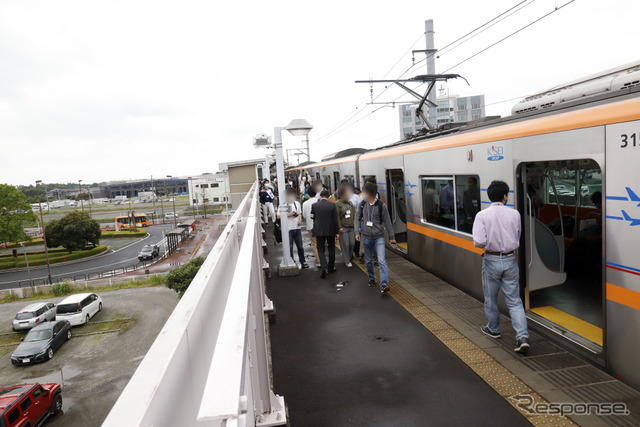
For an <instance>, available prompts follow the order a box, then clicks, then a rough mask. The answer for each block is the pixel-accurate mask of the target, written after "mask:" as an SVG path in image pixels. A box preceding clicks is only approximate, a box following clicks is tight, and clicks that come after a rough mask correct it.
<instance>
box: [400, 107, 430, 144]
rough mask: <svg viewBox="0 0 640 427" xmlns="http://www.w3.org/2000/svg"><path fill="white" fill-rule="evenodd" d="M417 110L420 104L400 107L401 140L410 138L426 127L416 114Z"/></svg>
mask: <svg viewBox="0 0 640 427" xmlns="http://www.w3.org/2000/svg"><path fill="white" fill-rule="evenodd" d="M417 109H418V104H403V105H400V139H406V138H410V137H411V135H415V134H417V133H419V132H420V130H422V128H425V127H426V125H425V123H424V121H423V120H422V118H421V117H420V116H418V115H417V114H416V110H417ZM425 115H426V112H425Z"/></svg>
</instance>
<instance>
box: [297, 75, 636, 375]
mask: <svg viewBox="0 0 640 427" xmlns="http://www.w3.org/2000/svg"><path fill="white" fill-rule="evenodd" d="M614 89H617V90H610V91H606V92H605V93H604V94H599V95H598V94H596V95H593V96H590V97H585V98H582V99H578V100H574V101H570V102H566V103H558V105H554V106H551V107H549V108H546V109H540V110H538V111H531V112H527V113H525V114H521V115H514V116H510V117H506V118H503V119H497V120H493V121H490V122H479V123H474V122H472V123H469V124H467V125H466V126H464V127H461V128H458V129H450V130H444V131H441V132H439V133H436V134H434V135H430V136H422V137H415V138H414V139H412V140H408V141H401V142H399V143H396V144H393V145H391V146H387V147H383V148H379V149H374V150H367V151H364V152H361V153H357V154H350V155H347V156H343V157H340V156H338V157H336V158H332V159H328V160H324V161H322V162H320V163H314V164H310V165H306V166H302V167H298V168H291V169H289V170H288V173H289V174H290V175H293V176H298V177H301V176H306V177H308V179H321V180H322V181H323V182H324V183H325V185H326V186H327V187H329V188H330V189H331V190H335V189H337V188H338V185H339V183H340V181H341V180H343V179H347V180H349V181H351V182H353V184H354V185H356V186H361V185H362V184H363V183H364V180H365V179H366V178H367V177H374V178H375V180H376V182H377V184H378V188H379V191H380V195H381V198H382V200H383V201H384V202H385V203H386V204H387V206H388V207H389V209H390V213H391V216H392V220H393V224H394V229H395V232H396V240H397V241H398V246H394V247H393V248H391V249H392V250H394V251H398V252H399V253H401V254H402V255H403V256H405V257H406V258H407V259H409V260H410V261H412V262H413V263H415V264H418V265H420V266H422V267H423V268H425V269H426V270H428V271H430V272H431V273H433V274H435V275H437V276H439V277H440V278H442V279H443V280H445V281H447V282H449V283H451V284H452V285H454V286H456V287H458V288H460V289H462V290H464V291H465V292H467V293H468V294H470V295H472V296H474V297H476V298H478V299H480V300H482V298H483V296H482V283H481V264H482V258H481V254H482V251H481V250H479V249H477V248H475V247H474V245H473V241H472V237H471V227H472V226H473V221H474V217H475V215H476V214H477V212H478V211H479V210H481V209H482V208H485V207H487V206H489V204H490V202H489V199H488V197H487V193H486V188H487V186H488V185H489V183H490V182H491V181H492V180H494V179H501V180H504V181H506V182H507V183H508V184H509V186H510V188H511V190H512V193H511V196H510V197H509V202H508V205H509V206H511V207H513V209H517V210H518V211H519V212H520V213H521V216H522V231H523V232H522V238H521V244H520V248H519V250H518V257H519V263H520V271H521V281H520V283H521V296H522V299H523V301H524V303H525V308H526V311H527V317H528V319H529V324H530V327H531V328H534V329H536V330H537V331H538V332H541V333H543V334H545V335H547V336H550V337H552V338H554V339H555V340H556V341H558V342H560V343H561V344H562V345H563V346H565V347H568V348H570V349H571V350H572V351H573V352H576V353H579V354H581V355H582V356H583V357H585V358H588V359H590V360H591V361H592V362H594V363H596V364H599V365H600V366H602V367H604V368H605V369H607V370H608V371H609V372H611V373H613V374H614V375H616V376H617V377H618V378H620V379H622V380H623V381H625V382H626V383H628V384H630V385H632V386H634V387H635V388H640V369H638V367H637V360H636V357H637V355H638V354H640V340H639V339H638V338H640V261H639V260H638V258H636V256H637V254H638V252H637V251H638V246H639V244H640V167H639V163H640V88H633V87H624V86H623V87H622V88H614ZM361 151H362V150H361ZM501 307H502V309H503V311H506V307H505V305H504V302H502V305H501Z"/></svg>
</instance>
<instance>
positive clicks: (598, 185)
mask: <svg viewBox="0 0 640 427" xmlns="http://www.w3.org/2000/svg"><path fill="white" fill-rule="evenodd" d="M519 177H520V180H519V184H520V185H519V187H518V191H519V195H520V196H521V197H519V200H520V201H521V202H520V203H521V204H520V206H519V207H520V209H521V213H522V217H523V233H522V239H523V244H522V245H521V253H524V254H525V256H524V257H521V265H524V276H525V280H526V290H525V297H526V298H525V304H526V306H527V310H528V314H529V315H530V317H532V318H533V319H534V320H539V321H541V322H542V323H544V324H547V326H549V327H552V328H553V329H554V330H556V331H560V332H561V333H562V334H563V335H565V336H567V337H568V338H570V339H572V340H573V341H575V342H579V343H581V344H584V345H585V346H587V347H593V344H595V345H597V346H600V347H601V346H602V340H603V333H602V331H603V323H604V321H603V309H602V303H603V274H602V254H603V239H602V171H601V169H600V166H599V165H598V163H597V162H596V161H594V160H591V159H582V160H561V161H545V162H531V163H526V164H522V165H521V166H520V168H519Z"/></svg>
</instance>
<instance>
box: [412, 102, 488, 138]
mask: <svg viewBox="0 0 640 427" xmlns="http://www.w3.org/2000/svg"><path fill="white" fill-rule="evenodd" d="M436 103H437V107H436V113H437V123H436V127H440V126H442V125H445V124H447V123H454V122H457V123H460V122H462V123H464V122H470V121H473V120H477V119H479V118H481V117H484V116H485V115H486V112H485V107H484V95H474V96H456V95H451V96H444V97H440V98H438V100H437V101H436ZM417 108H418V104H405V105H400V138H401V139H406V138H410V137H411V136H412V135H416V134H418V133H420V131H421V130H422V129H423V128H425V127H426V125H425V123H424V121H423V120H422V118H420V117H419V116H417V115H416V110H417Z"/></svg>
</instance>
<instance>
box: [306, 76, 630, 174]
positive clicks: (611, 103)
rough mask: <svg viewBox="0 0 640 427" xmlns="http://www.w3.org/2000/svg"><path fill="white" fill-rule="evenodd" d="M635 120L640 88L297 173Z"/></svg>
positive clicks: (480, 123) (479, 123)
mask: <svg viewBox="0 0 640 427" xmlns="http://www.w3.org/2000/svg"><path fill="white" fill-rule="evenodd" d="M632 120H640V87H635V86H633V87H629V88H625V89H620V90H617V91H613V92H606V93H603V94H601V95H596V96H591V97H588V98H583V99H576V100H574V101H570V102H565V103H562V104H559V105H556V106H552V107H549V108H547V109H545V110H535V111H531V112H527V113H524V114H520V115H511V116H508V117H504V118H490V117H487V118H481V119H479V120H476V121H473V122H469V123H467V124H465V125H464V126H461V127H456V128H448V129H447V128H439V129H438V130H437V131H436V132H433V133H430V134H427V135H421V136H415V137H413V138H410V139H406V140H402V141H398V142H395V143H392V144H389V145H386V146H382V147H378V148H373V149H370V150H365V151H363V152H361V153H358V154H353V155H347V156H344V157H334V158H331V159H328V160H325V161H321V162H318V163H313V164H310V165H308V166H306V167H305V166H303V167H298V168H296V169H295V170H301V169H311V168H316V167H324V166H330V165H335V164H341V163H349V162H354V161H356V160H358V159H359V160H371V159H377V158H382V157H388V156H394V155H400V154H411V153H416V152H421V151H431V150H437V149H443V148H451V147H458V146H465V145H472V144H480V143H484V142H493V141H501V140H506V139H512V138H518V137H522V136H531V135H539V134H545V133H551V132H560V131H563V130H572V129H580V128H587V127H592V126H599V125H603V124H610V123H619V122H624V121H632ZM344 151H346V150H344Z"/></svg>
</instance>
